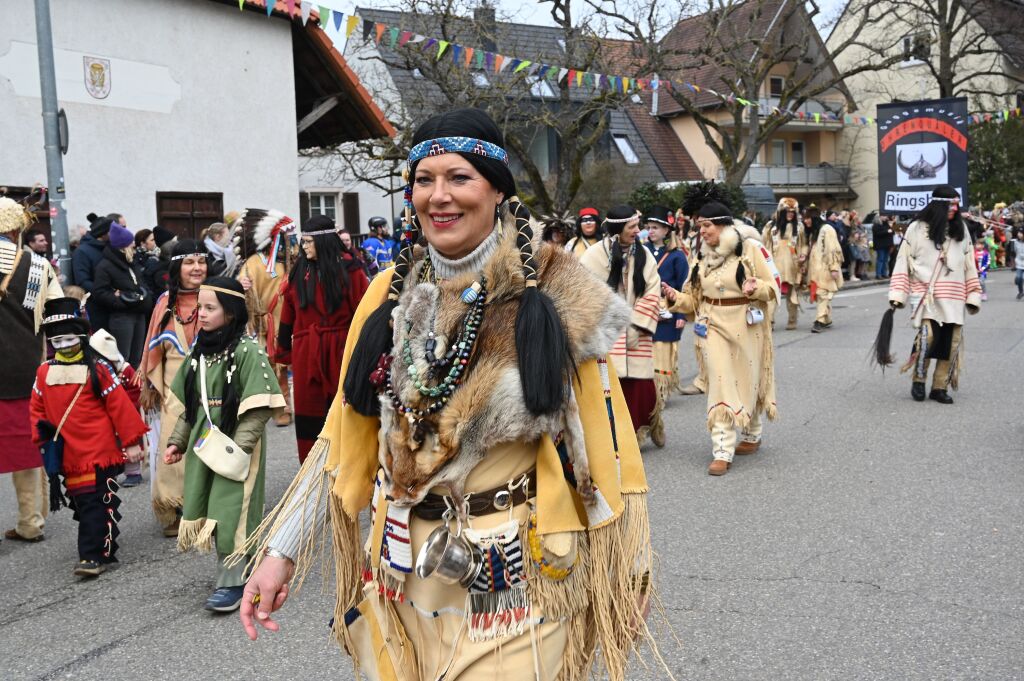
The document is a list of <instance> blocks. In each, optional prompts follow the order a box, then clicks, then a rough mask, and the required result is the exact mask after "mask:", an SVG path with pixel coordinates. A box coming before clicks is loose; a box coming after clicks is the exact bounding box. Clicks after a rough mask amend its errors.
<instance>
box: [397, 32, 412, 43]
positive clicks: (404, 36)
mask: <svg viewBox="0 0 1024 681" xmlns="http://www.w3.org/2000/svg"><path fill="white" fill-rule="evenodd" d="M411 38H412V31H402V35H400V36H399V37H398V46H399V47H405V44H406V43H407V42H409V40H410V39H411Z"/></svg>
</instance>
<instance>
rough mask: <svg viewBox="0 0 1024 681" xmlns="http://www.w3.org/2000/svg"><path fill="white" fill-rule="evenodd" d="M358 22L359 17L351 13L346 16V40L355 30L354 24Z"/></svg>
mask: <svg viewBox="0 0 1024 681" xmlns="http://www.w3.org/2000/svg"><path fill="white" fill-rule="evenodd" d="M358 24H359V17H357V16H356V15H354V14H353V15H351V16H350V17H349V18H348V23H347V24H346V25H345V39H346V40H348V39H349V38H350V37H351V36H352V31H354V30H356V26H357V25H358Z"/></svg>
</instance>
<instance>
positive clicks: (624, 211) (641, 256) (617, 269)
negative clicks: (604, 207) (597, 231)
mask: <svg viewBox="0 0 1024 681" xmlns="http://www.w3.org/2000/svg"><path fill="white" fill-rule="evenodd" d="M636 215H637V211H636V209H635V208H633V206H630V205H627V204H622V205H618V206H615V207H614V208H612V209H611V210H609V211H608V218H607V220H608V221H609V222H608V234H609V235H611V236H612V237H614V238H613V239H612V240H611V241H612V243H611V246H610V247H609V248H610V251H611V253H610V256H611V258H610V262H609V263H608V264H609V268H608V269H609V271H608V280H607V282H606V283H607V284H608V286H610V287H611V289H612V290H613V291H618V290H619V286H620V285H622V270H623V268H625V266H626V254H625V253H623V252H622V244H621V243H619V235H620V234H622V230H623V229H625V227H626V225H627V224H629V220H630V219H632V217H633V216H636ZM637 218H638V219H639V216H637ZM613 220H614V221H615V222H612V221H613ZM646 262H647V249H646V248H644V246H643V244H642V243H640V238H639V237H637V238H636V239H635V241H634V243H633V295H636V296H640V295H643V292H644V290H646V288H647V282H646V281H645V280H644V265H645V264H646Z"/></svg>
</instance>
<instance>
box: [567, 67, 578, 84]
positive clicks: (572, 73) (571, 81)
mask: <svg viewBox="0 0 1024 681" xmlns="http://www.w3.org/2000/svg"><path fill="white" fill-rule="evenodd" d="M577 73H579V71H577V70H576V69H569V81H568V82H569V87H572V86H573V85H575V86H576V87H579V86H580V84H579V83H577V82H576V74H577Z"/></svg>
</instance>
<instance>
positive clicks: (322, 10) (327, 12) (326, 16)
mask: <svg viewBox="0 0 1024 681" xmlns="http://www.w3.org/2000/svg"><path fill="white" fill-rule="evenodd" d="M317 9H318V10H319V14H320V28H322V29H324V30H325V31H326V30H327V22H328V21H330V20H331V8H330V7H324V6H323V5H318V6H317Z"/></svg>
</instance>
